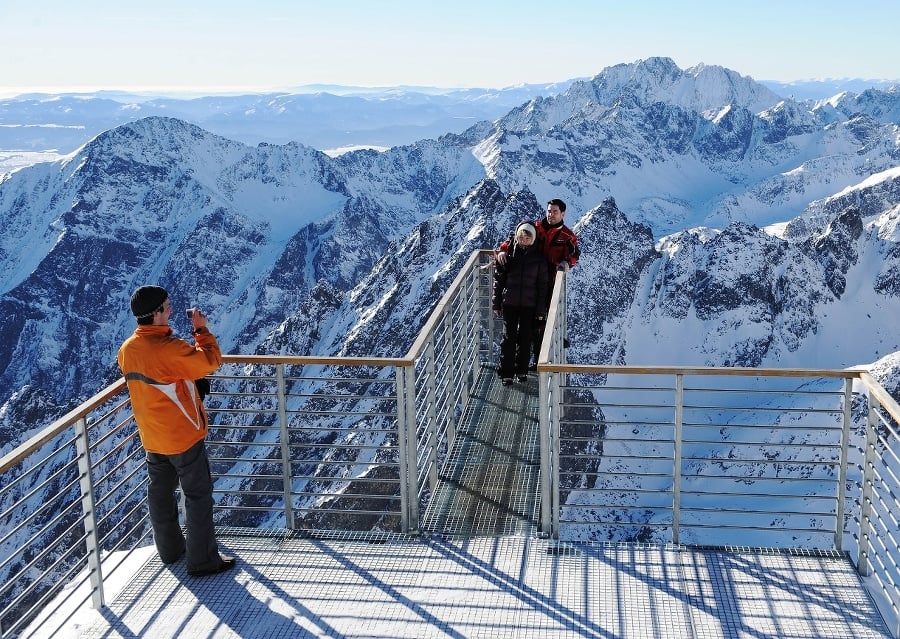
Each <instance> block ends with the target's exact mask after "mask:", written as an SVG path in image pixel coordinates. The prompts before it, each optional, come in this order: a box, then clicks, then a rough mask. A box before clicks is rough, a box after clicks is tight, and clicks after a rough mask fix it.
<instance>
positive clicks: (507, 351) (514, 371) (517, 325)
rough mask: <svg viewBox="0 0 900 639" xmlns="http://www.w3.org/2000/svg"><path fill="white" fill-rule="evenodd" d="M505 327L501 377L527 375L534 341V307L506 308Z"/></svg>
mask: <svg viewBox="0 0 900 639" xmlns="http://www.w3.org/2000/svg"><path fill="white" fill-rule="evenodd" d="M503 325H504V332H503V341H502V342H501V343H500V377H513V376H514V375H527V374H528V360H529V358H530V357H531V343H532V341H533V339H534V307H523V306H504V307H503Z"/></svg>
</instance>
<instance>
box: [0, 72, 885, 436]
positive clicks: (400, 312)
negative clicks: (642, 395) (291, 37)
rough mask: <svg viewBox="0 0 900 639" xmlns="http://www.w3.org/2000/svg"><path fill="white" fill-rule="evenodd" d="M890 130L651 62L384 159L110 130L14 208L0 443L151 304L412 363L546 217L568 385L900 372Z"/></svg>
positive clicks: (87, 378)
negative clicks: (482, 258)
mask: <svg viewBox="0 0 900 639" xmlns="http://www.w3.org/2000/svg"><path fill="white" fill-rule="evenodd" d="M898 105H900V94H898V92H897V91H896V90H888V91H871V92H868V93H867V95H861V96H850V95H845V96H841V97H839V98H835V99H834V100H831V101H827V102H816V103H802V104H801V103H797V102H793V101H791V100H786V99H783V98H781V97H779V96H777V95H775V94H774V93H772V92H771V91H770V90H768V89H767V88H765V87H764V86H762V85H760V84H759V83H756V82H754V81H753V80H752V79H750V78H748V77H745V76H741V75H739V74H738V73H736V72H734V71H731V70H728V69H724V68H721V67H714V66H703V65H702V66H699V67H695V68H692V69H687V70H682V69H679V68H678V67H677V66H676V65H675V64H674V63H673V62H672V61H671V60H669V59H666V58H654V59H649V60H646V61H641V62H637V63H634V64H623V65H617V66H614V67H611V68H608V69H605V70H604V71H602V72H601V73H600V74H598V75H597V76H596V77H594V78H592V79H591V80H585V81H578V82H575V83H573V84H572V85H571V86H570V87H569V89H568V90H566V91H565V92H563V93H561V94H560V95H558V96H552V97H538V98H535V99H533V100H530V101H529V102H527V103H525V104H523V105H521V106H518V107H516V108H515V109H512V110H511V111H510V112H509V113H507V114H506V115H504V116H503V117H501V118H499V119H497V120H495V121H494V122H493V123H489V122H481V123H479V124H477V125H475V126H473V127H471V128H469V129H467V130H465V131H464V132H462V133H460V134H447V135H444V136H442V137H439V138H437V139H433V140H422V141H420V142H417V143H415V144H411V145H406V146H398V147H394V148H391V149H389V150H387V151H384V152H376V151H372V150H366V151H354V152H349V153H346V154H344V155H341V156H339V157H329V156H327V155H325V154H324V153H321V152H319V151H316V150H314V149H312V148H309V147H307V146H304V145H300V144H296V143H291V144H285V145H271V144H260V145H258V146H254V147H251V146H247V145H245V144H243V143H240V142H236V141H233V140H229V139H226V138H223V137H221V136H218V135H215V134H212V133H210V132H208V131H206V130H204V129H201V128H199V127H197V126H195V125H192V124H188V123H186V122H184V121H182V120H179V119H175V118H161V117H150V118H146V119H142V120H138V121H135V122H132V123H129V124H125V125H122V126H120V127H116V128H114V129H112V130H110V131H107V132H105V133H103V134H101V135H99V136H97V137H96V138H94V139H93V140H91V141H90V142H89V143H88V144H86V145H85V146H84V147H82V148H81V149H79V150H77V151H76V152H74V153H72V154H70V155H69V156H66V157H65V158H64V159H62V160H60V161H57V162H53V163H44V164H39V165H35V166H32V167H28V168H25V169H22V170H19V171H17V172H15V173H13V174H11V175H7V176H6V177H5V178H3V181H2V182H0V220H2V228H3V229H4V231H3V234H2V235H0V309H2V313H0V336H2V339H0V406H2V408H0V429H2V432H0V443H2V444H4V445H5V447H6V448H8V447H9V446H10V445H11V444H12V443H14V442H15V441H17V440H18V439H19V438H20V437H21V436H23V435H24V434H26V433H27V432H29V431H30V430H31V429H33V428H37V427H39V426H41V425H43V424H46V423H48V422H49V421H50V420H51V419H52V418H53V417H54V416H56V415H58V414H59V413H60V412H62V411H63V410H65V409H66V408H68V407H70V406H71V404H72V402H77V401H79V400H81V399H83V398H84V397H86V396H88V395H90V394H91V393H93V392H94V391H95V390H96V389H97V388H98V387H99V386H101V385H102V384H104V383H106V382H108V381H110V380H111V379H113V378H115V377H116V376H117V374H118V371H117V369H116V368H115V366H114V356H115V351H116V349H117V347H118V345H119V343H120V342H121V341H122V340H123V339H124V337H125V336H126V335H127V334H129V333H130V332H131V331H132V330H133V326H134V322H133V318H131V316H130V315H129V313H128V303H127V302H128V296H129V295H130V292H131V291H132V290H133V289H134V288H135V287H136V286H137V285H139V284H142V283H146V282H158V283H160V284H162V285H164V286H166V287H167V288H169V289H170V290H171V291H172V293H173V297H174V298H175V299H174V301H175V303H176V306H177V305H182V306H188V305H193V304H199V305H201V306H202V307H203V308H204V309H207V310H208V312H209V313H210V315H211V317H212V323H213V326H214V327H215V330H216V333H217V334H218V335H219V336H220V338H221V341H222V343H223V345H224V347H225V349H226V350H227V351H230V352H243V353H250V352H280V353H288V352H290V353H350V354H379V355H399V354H402V353H403V352H404V351H405V350H406V348H407V346H408V345H409V344H410V343H411V341H412V339H413V336H414V335H415V333H416V331H417V330H418V327H419V323H420V321H421V318H422V317H424V315H425V313H424V311H426V310H427V309H428V308H430V306H431V305H432V304H433V303H434V302H435V301H436V300H437V299H438V298H439V296H440V294H441V292H442V290H443V289H444V288H445V286H446V283H447V282H448V281H449V280H450V279H451V278H452V275H453V274H454V273H455V270H454V267H453V264H455V263H459V261H460V260H461V259H463V258H464V256H465V255H467V254H468V252H470V251H471V250H472V249H475V248H481V247H488V246H491V245H493V244H495V243H496V242H497V241H498V240H499V239H500V238H501V237H503V236H504V235H505V234H506V232H507V229H509V228H510V227H511V226H512V225H513V224H514V222H515V221H517V220H521V219H529V218H535V217H538V216H540V215H541V214H542V203H543V202H544V201H546V200H547V199H549V198H551V197H562V198H563V199H565V200H566V201H567V202H568V203H569V209H568V213H567V216H566V219H567V222H568V223H569V224H570V225H574V226H575V228H576V230H577V232H578V233H579V236H580V237H581V243H582V248H583V257H582V260H581V263H580V264H579V266H578V267H577V268H576V269H575V270H574V271H573V272H572V275H571V278H570V283H569V286H570V298H571V305H570V306H571V320H570V322H569V327H570V332H571V333H572V338H573V339H572V341H573V349H572V352H571V357H572V359H573V360H574V361H586V362H588V361H590V362H616V363H626V362H627V363H635V362H642V363H683V364H731V365H775V366H777V365H792V366H795V365H810V366H813V365H815V366H848V365H853V364H860V363H867V362H871V361H874V360H876V359H878V358H879V357H882V356H884V355H885V354H887V353H891V352H893V351H896V350H898V339H897V337H896V336H895V331H894V329H893V321H892V318H893V317H895V316H896V315H895V312H894V311H896V310H898V309H897V304H898V291H900V283H898V279H897V277H898V273H900V270H898V265H897V259H898V255H900V251H898V250H897V248H896V247H897V231H896V230H895V229H896V224H897V223H896V219H897V216H898V215H900V208H898V202H900V198H898V197H897V194H898V192H900V186H898V181H897V178H898V173H897V167H898V166H900V150H898V138H900V136H898V122H900V118H898V115H897V114H898V111H900V107H898ZM376 309H377V310H376ZM181 328H182V329H184V328H186V326H184V327H181ZM386 329H387V330H386ZM348 336H349V337H348ZM23 424H24V425H25V427H24V428H23Z"/></svg>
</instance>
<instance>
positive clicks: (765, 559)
mask: <svg viewBox="0 0 900 639" xmlns="http://www.w3.org/2000/svg"><path fill="white" fill-rule="evenodd" d="M484 373H485V374H484V375H482V379H481V380H480V381H479V386H478V388H477V389H476V393H477V397H475V398H473V401H472V402H471V406H470V408H469V411H470V415H469V416H468V417H467V419H468V421H464V422H463V423H469V424H471V425H472V426H471V427H469V428H467V429H466V430H464V431H461V432H460V437H459V438H458V441H457V446H456V447H455V448H454V450H453V451H452V460H451V461H452V464H451V465H450V468H451V469H452V470H448V471H447V472H446V473H445V475H444V477H442V478H441V482H440V486H439V488H438V490H437V491H436V492H437V494H436V495H434V497H433V504H434V507H432V508H430V509H429V510H428V512H427V514H426V525H427V528H428V530H431V531H433V532H432V533H430V535H429V533H425V534H424V535H423V536H422V537H407V536H403V535H398V534H392V533H383V534H378V535H372V534H359V533H347V534H340V533H334V532H330V533H322V532H316V531H304V533H302V534H301V533H290V532H288V531H265V530H243V529H227V530H226V529H221V530H219V531H218V532H219V539H220V542H221V545H222V548H223V552H226V553H228V554H234V555H236V556H237V558H238V564H237V568H236V569H235V570H232V571H229V572H226V573H223V574H221V575H215V576H211V577H203V578H192V577H189V576H188V575H187V574H186V570H185V566H184V564H183V562H177V563H175V564H172V565H169V566H165V565H163V564H162V563H161V562H160V561H159V559H158V557H156V555H155V554H152V553H148V554H147V556H150V557H151V559H149V560H148V561H147V562H146V564H145V565H143V566H142V567H141V568H140V569H139V570H138V572H137V573H136V574H135V575H134V576H133V577H130V578H129V579H128V580H127V583H126V584H125V585H124V586H123V589H122V590H121V591H120V592H119V594H118V595H117V596H115V598H114V599H112V600H111V601H110V602H108V606H107V607H106V608H104V609H103V610H100V611H94V610H91V611H87V612H86V616H78V617H77V620H76V618H75V617H73V615H72V614H71V612H65V611H61V612H54V610H53V608H52V606H50V607H48V611H47V614H48V617H47V618H44V619H43V620H42V622H41V623H40V625H39V626H38V627H36V629H30V630H29V631H28V632H26V633H23V634H22V636H21V639H26V638H28V639H69V638H76V637H77V638H81V639H100V638H103V639H124V638H129V639H133V638H135V637H153V638H154V639H167V638H173V639H174V638H176V637H177V638H180V637H204V638H206V639H226V638H227V639H232V638H241V639H255V638H265V639H281V638H288V637H289V638H291V639H306V638H312V637H317V638H324V637H332V638H338V637H340V638H347V639H349V638H357V637H358V638H369V639H379V638H384V639H386V638H393V639H403V638H407V637H409V638H415V639H427V638H432V637H434V638H437V637H449V638H457V639H459V638H469V637H483V638H490V639H506V638H510V639H513V638H515V639H520V638H522V637H525V638H530V637H541V638H542V639H557V638H559V639H562V638H566V639H569V638H571V639H574V638H576V637H591V638H598V639H599V638H603V639H650V638H653V639H657V638H666V639H668V638H679V639H680V638H682V637H690V638H693V639H707V638H708V639H759V638H760V637H785V638H791V639H832V638H833V639H846V638H848V637H853V638H854V639H891V634H890V632H889V631H888V629H887V628H886V626H885V624H884V621H883V620H882V618H881V616H880V615H879V613H878V611H877V609H876V608H875V606H874V604H873V602H872V600H871V599H870V597H869V595H868V594H867V592H866V590H865V588H864V587H863V584H862V582H861V580H860V577H859V575H858V574H857V573H856V571H855V569H854V567H853V565H852V564H851V562H850V561H849V559H848V558H847V557H846V556H845V555H843V554H840V553H836V552H831V553H814V552H782V551H778V550H772V549H763V548H756V549H751V548H698V547H683V546H652V545H646V544H643V545H642V544H604V543H600V542H595V543H559V542H554V541H552V540H544V539H539V538H537V537H536V536H535V535H534V532H535V522H536V515H535V513H536V512H537V510H538V504H536V503H535V500H536V498H535V495H536V494H537V493H538V491H537V485H536V482H537V481H538V452H537V451H538V443H537V437H538V432H537V431H538V429H537V417H536V414H537V407H536V403H537V398H536V396H537V392H536V390H537V389H536V384H537V381H536V378H534V376H531V377H530V378H529V380H528V382H527V383H526V384H514V385H513V386H512V387H503V386H501V385H499V384H497V381H498V380H497V378H496V375H493V374H490V373H491V371H484ZM148 550H149V549H148ZM82 612H84V611H82Z"/></svg>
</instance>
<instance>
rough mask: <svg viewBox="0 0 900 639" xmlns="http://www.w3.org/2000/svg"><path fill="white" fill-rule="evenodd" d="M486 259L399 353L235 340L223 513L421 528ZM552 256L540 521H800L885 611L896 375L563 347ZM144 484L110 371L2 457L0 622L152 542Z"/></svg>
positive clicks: (462, 398) (720, 525) (213, 456)
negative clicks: (100, 385) (647, 362)
mask: <svg viewBox="0 0 900 639" xmlns="http://www.w3.org/2000/svg"><path fill="white" fill-rule="evenodd" d="M491 275H492V272H491V269H490V262H489V253H487V252H476V253H474V254H473V255H472V256H470V258H469V259H468V260H467V261H466V263H465V264H464V265H463V266H462V268H461V270H460V273H459V275H458V276H457V277H456V279H455V280H454V281H453V283H452V284H451V285H450V286H449V288H448V291H447V293H446V294H445V295H444V296H443V298H442V299H441V300H440V301H439V302H438V303H437V304H436V306H435V308H434V311H433V312H432V314H431V315H430V317H429V319H428V320H427V322H426V324H425V326H424V327H423V329H422V331H421V332H420V333H419V336H418V337H417V339H416V340H415V342H414V344H413V345H412V346H411V348H410V350H409V352H408V353H407V354H406V356H404V357H402V358H365V357H357V358H351V357H282V356H236V355H234V356H227V357H226V361H225V363H224V364H223V366H222V367H221V369H220V370H219V371H217V373H216V375H215V376H214V377H213V380H212V387H213V392H212V394H211V395H210V396H209V397H207V400H206V402H207V406H208V409H209V413H210V422H211V429H210V435H209V437H208V440H207V441H208V449H209V456H210V460H211V464H212V468H213V471H214V475H215V476H216V482H215V504H216V521H217V524H218V525H220V526H241V527H254V528H258V529H290V530H308V531H310V532H309V534H346V532H347V531H353V533H354V534H357V535H363V536H366V535H379V534H383V533H384V532H402V533H408V534H415V533H417V532H418V530H419V517H420V512H422V509H423V507H424V505H425V504H427V502H428V499H429V497H430V494H431V493H432V491H433V490H434V489H435V487H436V485H437V482H438V479H439V476H440V472H441V467H442V463H443V461H444V459H445V458H446V457H447V453H448V451H449V449H450V447H451V446H452V445H453V442H454V440H455V437H456V430H457V427H458V425H459V424H460V420H462V419H463V416H464V414H465V412H466V407H467V403H468V402H469V401H470V395H471V389H472V386H473V384H474V380H475V376H476V375H477V374H479V369H480V368H481V367H483V366H484V365H485V364H488V363H493V361H495V358H496V341H497V340H496V333H497V331H498V329H499V328H500V327H499V322H495V321H494V320H493V317H492V314H491V312H490V287H491ZM562 278H564V275H563V274H560V275H558V279H557V282H556V285H555V287H554V293H553V301H552V308H551V315H550V319H549V322H548V330H547V332H546V335H545V342H544V351H543V354H542V356H541V362H540V365H539V375H540V406H541V409H540V413H541V448H542V457H541V487H540V491H541V495H540V501H541V511H540V516H541V521H540V522H539V524H540V529H541V531H542V534H543V535H545V536H547V537H550V538H553V539H559V540H561V541H565V540H575V539H618V540H636V541H660V542H665V543H683V544H695V543H697V544H699V543H711V542H714V545H720V546H721V545H753V546H761V545H764V543H765V544H767V545H785V544H790V543H791V542H786V541H784V539H785V538H786V537H787V536H793V537H796V538H797V541H796V544H797V546H798V547H804V548H822V547H827V548H834V549H843V550H845V551H847V552H849V553H850V555H851V557H852V558H853V560H854V562H855V563H856V565H857V566H858V568H859V570H860V573H861V574H863V575H866V576H867V584H872V585H871V586H870V589H871V590H872V591H873V593H874V596H876V598H877V599H879V600H880V601H881V605H882V606H883V608H882V610H883V613H884V614H885V617H886V618H887V619H891V618H893V619H896V618H897V606H898V589H897V585H896V584H897V573H898V570H897V566H898V552H897V541H896V538H897V524H896V521H897V512H898V509H897V494H898V488H897V487H898V481H897V475H898V473H897V460H896V451H897V448H896V446H897V444H896V430H897V426H896V425H897V416H898V415H900V410H898V409H897V406H896V403H895V402H894V401H893V400H892V399H891V397H890V396H889V394H888V393H887V392H886V391H884V389H882V388H881V387H880V386H878V384H877V383H876V382H875V381H874V380H872V378H871V377H870V376H868V374H866V373H865V372H862V371H778V370H771V369H770V370H762V369H752V370H751V369H706V368H696V369H683V368H682V369H678V368H658V367H657V368H652V367H644V368H637V367H596V366H580V365H572V364H565V363H564V362H565V361H566V359H565V344H566V342H565V334H566V333H565V324H564V321H565V303H566V300H565V283H564V279H562ZM736 380H747V381H740V382H738V381H736ZM726 382H728V383H726ZM776 382H777V383H776ZM788 382H791V383H788ZM797 382H802V383H797ZM854 388H855V389H856V390H859V391H865V392H864V393H853V392H851V391H852V390H853V389H854ZM801 400H802V401H801ZM622 477H626V478H627V483H625V484H624V485H623V484H620V483H617V482H621V481H622ZM145 486H146V472H145V470H144V464H143V453H142V449H141V447H140V442H139V441H138V439H137V436H136V431H135V428H134V425H133V417H132V415H131V410H130V404H129V400H128V396H127V392H126V390H125V387H124V383H123V382H122V381H118V382H116V383H114V384H112V385H111V386H110V387H108V388H107V389H104V390H103V391H102V392H101V393H99V394H98V395H97V396H95V397H94V398H92V399H91V400H89V401H88V402H86V403H85V404H83V405H82V406H80V407H79V408H78V409H77V410H76V411H73V412H72V413H70V414H68V415H66V416H64V417H63V418H61V419H60V420H57V421H56V422H55V423H54V424H53V425H51V426H50V427H48V428H46V429H44V430H42V431H41V432H40V433H38V434H37V435H35V436H34V437H33V438H32V439H30V440H28V441H27V442H25V443H24V444H23V445H22V446H20V447H18V448H17V449H16V450H14V451H12V452H11V453H10V454H8V455H6V456H5V457H3V458H2V459H0V583H2V584H3V585H2V586H0V636H2V637H3V638H6V637H14V636H15V635H16V634H17V633H18V632H19V631H20V630H21V629H22V628H23V627H24V626H25V625H26V624H27V623H28V622H29V620H31V619H32V618H33V617H34V616H35V614H36V613H37V612H38V611H39V610H40V609H41V608H42V607H43V606H44V605H45V604H46V602H47V601H49V600H51V599H52V598H54V597H56V596H57V595H59V593H60V591H61V590H62V589H63V586H64V585H65V584H67V583H71V582H76V581H81V582H85V583H89V584H90V586H91V588H90V593H91V594H90V595H88V596H86V597H85V600H86V601H87V600H90V603H91V604H92V605H93V606H95V607H99V606H102V605H104V591H103V582H104V579H106V578H109V576H110V575H111V574H112V573H114V571H115V570H117V569H119V567H120V566H121V565H122V564H123V562H125V561H126V558H127V556H128V554H129V553H130V552H132V551H133V550H134V549H136V548H138V547H141V546H146V545H147V544H149V543H152V541H151V532H150V528H149V523H148V520H147V515H146V505H145V494H144V493H145ZM723 493H727V500H723V499H721V496H722V494H723ZM763 518H768V519H769V520H770V521H768V522H766V523H765V524H763V523H760V522H761V521H763ZM776 533H777V535H778V537H777V538H776V537H775V535H776ZM761 540H765V541H764V543H763V541H761ZM751 542H752V543H751ZM66 592H67V593H68V594H67V596H68V597H77V596H78V595H77V594H76V593H77V592H78V590H76V589H74V588H73V589H68V590H67V591H66ZM56 601H59V599H57V600H56ZM71 603H72V602H68V605H71ZM76 603H82V602H76ZM895 634H896V632H895Z"/></svg>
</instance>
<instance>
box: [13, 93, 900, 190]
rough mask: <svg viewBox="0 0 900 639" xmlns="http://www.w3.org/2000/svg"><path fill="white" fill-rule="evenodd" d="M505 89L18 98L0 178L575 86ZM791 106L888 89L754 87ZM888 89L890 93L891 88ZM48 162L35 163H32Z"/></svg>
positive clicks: (412, 135) (378, 131) (353, 126)
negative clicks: (188, 137)
mask: <svg viewBox="0 0 900 639" xmlns="http://www.w3.org/2000/svg"><path fill="white" fill-rule="evenodd" d="M584 80H586V78H577V79H571V80H566V81H563V82H558V83H553V84H530V85H521V86H515V87H506V88H502V89H486V88H464V89H438V88H434V87H375V88H371V87H351V86H341V85H325V84H320V85H307V86H302V87H297V88H295V89H290V90H286V91H282V92H272V93H264V94H245V95H152V94H139V93H127V92H116V91H99V92H96V93H78V94H75V93H66V94H23V95H19V96H16V97H14V98H7V99H0V174H2V173H3V172H4V171H9V170H12V169H15V168H18V167H20V166H25V165H28V164H33V163H35V162H36V161H42V160H44V159H47V158H48V157H49V159H55V158H54V157H52V155H48V152H52V153H58V154H67V153H70V152H72V151H74V150H76V149H77V148H78V147H80V146H81V145H83V144H86V143H87V142H88V141H89V140H91V139H92V138H94V137H95V136H97V135H99V134H100V133H102V132H104V131H107V130H109V129H112V128H114V127H116V126H119V125H121V124H126V123H128V122H133V121H135V120H138V119H141V118H145V117H151V116H164V117H174V118H178V119H181V120H184V121H185V122H190V123H192V124H196V125H198V126H200V127H202V128H204V129H205V130H207V131H210V132H212V133H217V134H219V135H221V136H223V137H227V138H229V139H232V140H236V141H239V142H243V143H245V144H249V145H256V144H259V143H261V142H265V143H269V144H287V143H289V142H298V143H301V144H303V145H305V146H311V147H313V148H316V149H319V150H321V151H327V152H329V153H332V154H333V153H339V152H344V151H346V150H351V149H355V148H361V147H371V148H378V149H384V148H388V147H392V146H401V145H406V144H413V143H415V142H417V141H419V140H422V139H426V138H437V137H439V136H441V135H444V134H446V133H462V132H463V131H465V130H466V129H467V128H469V127H470V126H472V125H473V124H475V123H476V122H480V121H484V120H487V121H493V120H495V119H496V118H499V117H501V116H503V115H505V114H506V113H507V112H509V111H510V110H511V109H513V108H515V107H518V106H521V105H522V104H524V103H526V102H528V101H529V100H531V99H533V98H536V97H544V98H547V97H551V96H554V95H559V94H560V93H562V92H564V91H565V90H566V89H567V88H568V87H569V86H571V85H572V84H573V83H574V82H580V81H584ZM761 84H762V85H763V86H766V87H768V88H769V89H771V90H772V91H773V92H774V93H776V94H778V95H781V96H784V97H789V98H791V99H793V100H796V101H801V100H823V99H828V98H832V97H834V96H836V95H839V94H841V93H846V92H850V93H863V92H865V91H866V90H869V89H886V88H887V87H888V86H890V84H891V83H889V82H887V81H884V80H860V79H841V80H806V81H798V82H793V83H780V82H766V81H763V82H761ZM894 84H897V83H896V82H895V83H894ZM39 152H41V153H44V154H45V155H43V156H41V155H36V154H37V153H39Z"/></svg>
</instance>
